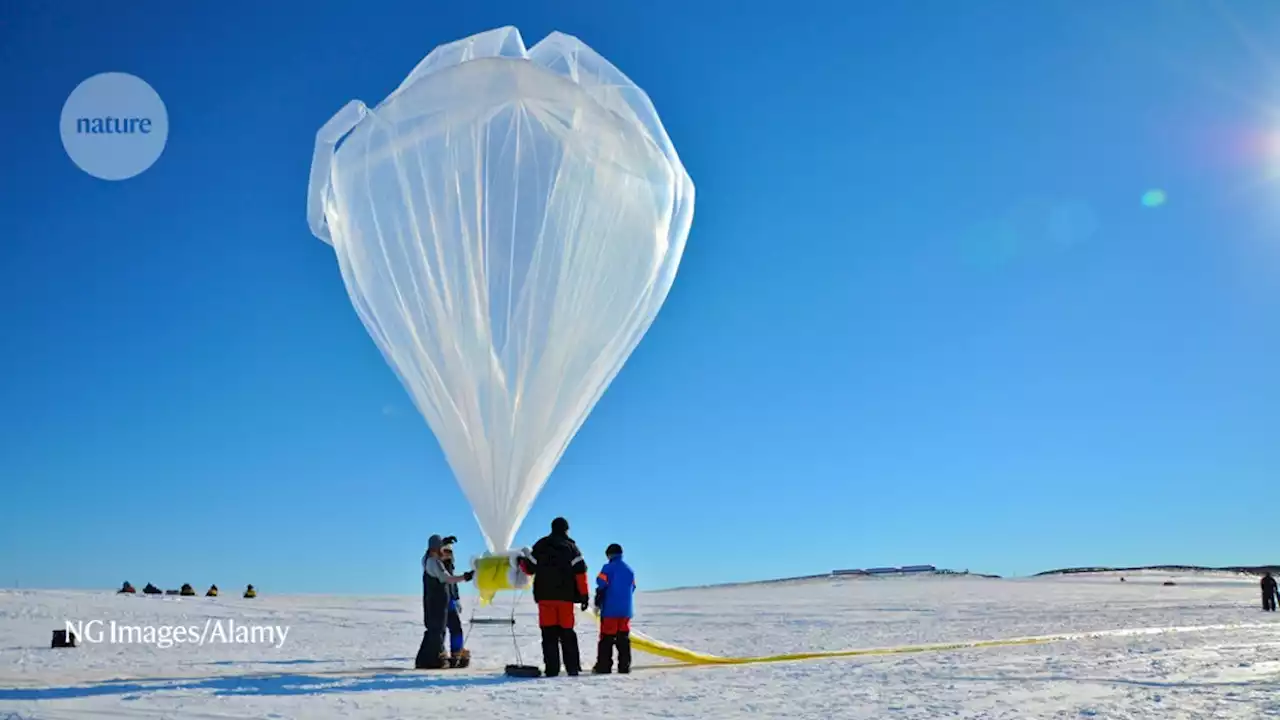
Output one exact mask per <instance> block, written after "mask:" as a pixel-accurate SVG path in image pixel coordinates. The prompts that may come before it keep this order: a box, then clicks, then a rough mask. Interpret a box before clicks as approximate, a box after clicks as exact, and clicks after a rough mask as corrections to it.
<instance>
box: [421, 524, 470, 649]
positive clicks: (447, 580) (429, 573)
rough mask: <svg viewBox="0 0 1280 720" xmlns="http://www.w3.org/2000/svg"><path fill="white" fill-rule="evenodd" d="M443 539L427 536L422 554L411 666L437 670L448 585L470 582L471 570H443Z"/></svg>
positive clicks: (445, 620) (445, 613) (444, 622)
mask: <svg viewBox="0 0 1280 720" xmlns="http://www.w3.org/2000/svg"><path fill="white" fill-rule="evenodd" d="M443 550H444V538H441V537H440V536H439V535H432V536H431V537H430V538H428V539H427V553H426V554H425V555H423V556H422V624H423V625H426V627H427V629H426V632H424V633H423V634H422V645H420V646H419V647H418V656H417V657H416V658H414V661H413V666H414V667H415V668H418V669H419V670H438V669H440V668H443V667H445V665H446V662H447V656H446V655H445V652H444V631H445V626H446V625H447V624H448V621H449V600H450V598H451V593H450V590H449V586H450V585H457V584H458V583H460V582H470V581H471V578H472V577H474V576H475V575H474V573H472V572H470V571H468V572H466V573H464V574H462V575H454V574H453V573H451V572H449V571H448V570H447V569H445V566H444V559H443V557H442V554H443Z"/></svg>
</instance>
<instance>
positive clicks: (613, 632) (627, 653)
mask: <svg viewBox="0 0 1280 720" xmlns="http://www.w3.org/2000/svg"><path fill="white" fill-rule="evenodd" d="M604 554H605V557H607V558H609V562H608V563H606V564H605V566H604V567H603V568H601V569H600V574H599V575H597V576H596V602H595V605H596V608H597V609H599V610H600V644H599V646H598V647H597V648H596V666H595V667H594V668H592V670H591V672H593V673H595V674H597V675H607V674H609V673H611V672H613V649H614V648H615V647H616V648H617V649H618V672H619V673H622V674H624V675H625V674H626V673H629V672H631V614H632V610H633V605H634V603H633V602H632V598H633V596H634V594H635V591H636V576H635V573H633V572H631V567H630V566H629V565H627V564H626V563H625V562H623V561H622V546H621V545H619V544H617V543H614V544H612V545H610V546H609V547H608V548H607V549H606V550H605V551H604Z"/></svg>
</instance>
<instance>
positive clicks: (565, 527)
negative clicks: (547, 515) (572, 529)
mask: <svg viewBox="0 0 1280 720" xmlns="http://www.w3.org/2000/svg"><path fill="white" fill-rule="evenodd" d="M551 532H553V533H567V532H569V521H568V520H565V519H564V518H562V517H558V518H556V519H555V520H552V521H551Z"/></svg>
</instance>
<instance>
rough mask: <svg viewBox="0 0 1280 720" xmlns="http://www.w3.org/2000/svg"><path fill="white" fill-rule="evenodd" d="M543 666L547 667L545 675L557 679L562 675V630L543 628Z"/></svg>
mask: <svg viewBox="0 0 1280 720" xmlns="http://www.w3.org/2000/svg"><path fill="white" fill-rule="evenodd" d="M542 664H543V665H545V666H546V669H545V670H544V671H543V674H544V675H546V676H547V677H555V676H557V675H559V674H560V628H558V627H545V628H542Z"/></svg>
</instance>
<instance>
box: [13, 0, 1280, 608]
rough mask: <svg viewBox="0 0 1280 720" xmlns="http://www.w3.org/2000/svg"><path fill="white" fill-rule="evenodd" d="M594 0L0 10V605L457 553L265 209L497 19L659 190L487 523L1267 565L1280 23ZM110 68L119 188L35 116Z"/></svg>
mask: <svg viewBox="0 0 1280 720" xmlns="http://www.w3.org/2000/svg"><path fill="white" fill-rule="evenodd" d="M536 5H542V7H535V6H536ZM613 5H618V7H612V6H610V7H608V8H606V7H605V6H602V5H601V4H599V3H587V2H561V3H517V2H488V3H443V2H441V3H421V2H418V3H410V2H405V3H372V4H369V3H366V4H359V3H345V4H338V3H332V4H328V5H323V4H322V5H319V6H317V5H315V4H310V5H305V6H304V5H298V6H296V7H295V6H284V5H281V6H277V7H273V8H269V9H264V8H263V6H262V4H260V3H237V2H232V3H216V4H208V5H206V6H203V7H193V6H190V5H184V4H174V3H157V2H150V3H137V4H120V3H115V4H109V5H102V4H98V5H93V4H89V3H63V4H57V3H53V4H51V3H34V2H24V3H10V4H6V5H4V7H3V8H2V9H0V13H3V16H2V17H0V66H2V67H3V69H4V72H3V73H0V97H5V98H7V99H8V101H9V103H8V105H7V109H6V110H5V112H4V123H3V124H4V126H5V127H6V133H5V136H6V137H7V138H8V142H9V144H8V146H6V149H5V152H4V155H3V160H0V162H2V163H3V164H4V172H3V173H0V217H2V218H3V220H4V222H3V228H4V230H3V237H4V239H5V247H4V249H3V252H2V253H0V277H2V278H4V282H3V283H0V305H3V307H4V308H5V312H6V318H5V321H4V329H3V337H4V342H3V352H2V353H0V430H2V432H0V482H2V483H3V485H2V492H3V495H2V496H0V497H2V498H3V499H2V500H0V547H4V548H5V551H4V552H3V553H0V586H11V585H13V584H15V583H19V584H21V585H22V586H23V587H32V586H43V587H98V586H103V587H105V586H113V585H117V584H118V583H119V582H120V581H122V580H124V579H126V578H127V579H129V580H131V581H133V582H135V583H138V584H141V583H145V582H148V581H150V582H155V583H157V584H161V585H165V586H169V587H175V586H177V585H178V584H180V583H182V582H191V583H193V584H196V585H206V584H208V583H210V582H217V583H219V584H220V585H222V586H224V587H233V586H237V585H243V584H244V583H249V582H252V583H255V584H256V585H258V586H259V587H261V588H263V590H264V592H293V591H297V592H379V593H382V592H388V593H398V592H405V593H412V592H416V591H417V587H418V584H419V579H418V571H417V570H416V565H417V560H418V557H419V554H420V552H421V550H422V547H423V545H424V543H425V540H426V537H427V535H429V534H430V533H431V532H433V531H442V532H450V533H456V534H458V535H459V536H460V537H461V538H462V542H463V547H462V552H463V553H467V552H470V551H475V550H479V549H480V546H481V540H480V536H479V533H478V530H477V528H476V525H475V522H474V519H473V518H472V517H471V514H470V511H469V509H468V507H467V505H466V503H465V501H464V499H463V497H462V494H461V492H460V491H459V490H458V488H457V486H456V484H455V483H454V480H453V478H452V476H451V475H450V472H449V470H448V468H447V466H446V465H445V463H444V461H443V457H442V455H441V453H440V451H439V449H438V447H437V446H436V444H435V441H434V438H433V436H432V435H431V434H430V431H429V430H428V429H427V427H426V425H425V423H424V422H423V421H422V420H421V419H420V418H419V416H418V415H417V413H416V411H415V410H414V408H413V406H412V404H411V402H410V401H409V399H408V396H407V394H406V393H405V392H404V391H403V389H402V388H401V387H400V385H399V383H398V381H397V380H396V378H395V376H394V374H393V373H392V371H391V370H390V369H389V368H388V366H387V365H386V363H385V362H384V361H383V359H382V357H381V355H380V354H379V353H378V351H377V349H376V347H375V346H374V344H373V342H372V341H371V340H370V339H369V337H368V335H367V334H366V332H365V330H364V328H363V327H362V326H361V324H360V322H359V320H358V318H357V317H356V315H355V312H354V311H353V310H352V308H351V306H350V302H349V300H348V298H347V295H346V292H345V290H344V288H343V286H342V281H341V277H340V275H339V272H338V268H337V264H336V262H335V260H334V257H333V254H332V251H331V250H330V249H329V248H328V247H327V246H325V245H324V244H322V243H321V242H319V241H318V240H316V239H315V238H314V237H312V236H311V235H310V233H309V231H308V228H307V225H306V216H305V200H306V189H307V176H308V170H309V166H310V161H311V154H312V143H313V139H314V134H315V132H316V130H317V129H318V128H319V127H320V125H321V124H323V123H324V122H325V121H326V120H328V119H329V117H330V116H331V115H332V114H333V113H334V112H335V111H336V110H337V109H338V108H340V107H341V106H342V105H343V104H344V103H346V102H347V101H348V100H351V99H354V98H359V99H363V100H365V101H366V102H368V103H370V104H373V103H376V102H377V101H378V100H380V99H381V98H382V97H384V96H385V95H386V94H387V93H388V92H389V91H391V90H392V89H393V88H394V87H395V86H396V85H397V84H399V82H400V81H401V80H402V79H403V77H404V76H405V75H406V74H407V73H408V72H409V70H411V69H412V68H413V66H414V65H415V64H416V63H417V62H418V60H420V59H421V58H422V57H423V56H424V55H425V54H426V53H427V52H428V51H430V49H431V48H432V47H434V46H435V45H437V44H440V43H442V42H447V41H450V40H454V39H458V38H461V37H465V36H467V35H470V34H472V33H475V32H479V31H482V30H486V29H489V28H492V27H497V26H502V25H515V26H517V27H519V28H520V30H521V31H522V33H523V34H524V36H525V38H526V41H528V42H530V43H532V42H535V41H536V40H537V39H539V38H541V37H542V36H543V35H545V34H546V33H547V32H549V31H551V30H556V29H559V30H562V31H564V32H568V33H571V34H575V35H577V36H579V37H581V38H582V39H583V40H584V41H585V42H587V43H588V44H589V45H591V46H592V47H594V48H595V49H596V50H598V51H599V52H600V53H601V54H603V55H604V56H605V57H607V58H609V59H610V60H611V61H613V62H614V63H615V64H616V65H617V66H618V67H619V68H621V69H622V70H623V72H625V73H627V74H628V75H630V76H631V77H632V78H633V79H634V80H635V81H636V82H637V83H638V84H640V86H641V87H643V88H645V89H646V90H647V91H648V92H649V94H650V95H651V97H652V98H653V100H654V102H655V104H656V105H657V107H658V109H659V112H660V114H661V115H662V117H663V120H664V122H665V123H666V125H667V129H668V131H669V133H670V135H671V137H672V139H673V141H674V143H675V144H676V147H677V149H678V151H679V152H680V154H681V157H682V159H683V160H684V162H685V164H686V166H687V167H688V169H689V172H690V174H691V175H692V177H693V179H694V182H695V184H696V185H697V189H698V196H697V207H696V212H695V216H694V222H693V230H692V233H691V235H690V238H689V244H688V249H687V252H686V254H685V258H684V262H683V265H682V267H681V270H680V273H679V276H678V277H677V280H676V284H675V287H674V288H673V290H672V292H671V295H670V297H669V299H668V302H667V304H666V306H665V307H664V309H663V310H662V312H661V313H660V314H659V316H658V319H657V322H656V323H655V324H654V326H653V328H652V329H651V331H650V332H649V334H648V335H647V336H646V338H645V340H644V341H643V342H642V343H641V345H640V346H639V348H638V349H637V351H636V353H635V354H634V355H633V356H632V358H631V360H630V362H629V363H628V364H627V365H626V367H625V368H624V369H623V371H622V373H621V374H620V375H619V376H618V378H617V379H616V380H615V382H614V383H613V385H612V386H611V388H610V389H609V391H608V392H607V393H606V394H605V396H604V398H603V399H602V401H601V402H600V404H599V405H598V406H597V407H596V409H595V411H594V412H593V414H592V415H591V417H590V418H589V419H588V420H587V422H586V424H585V425H584V427H583V429H582V430H581V432H580V433H579V434H578V436H577V437H576V439H575V440H574V441H573V443H572V444H571V446H570V448H569V450H568V452H567V453H566V455H565V457H564V459H563V461H562V462H561V464H560V466H559V467H558V468H557V470H556V471H555V472H554V474H553V475H552V477H551V480H550V482H549V483H548V484H547V486H546V488H545V490H544V491H543V493H542V495H541V496H540V497H539V499H538V501H537V503H536V504H535V506H534V508H533V510H532V512H531V513H530V515H529V517H528V519H527V520H526V522H525V525H524V527H523V529H522V531H521V533H520V536H519V538H518V541H519V542H521V543H524V544H528V543H531V542H532V541H533V540H535V539H536V538H537V537H538V536H539V535H541V534H542V533H543V531H544V530H545V529H546V527H547V524H548V523H549V521H550V519H551V518H552V517H554V516H555V515H558V514H563V515H565V516H567V517H568V518H569V519H570V521H571V523H572V525H573V534H574V535H575V536H576V537H577V538H578V540H579V542H580V543H581V544H582V545H583V547H584V549H586V550H587V551H588V554H589V555H590V556H591V558H592V559H593V561H596V562H600V561H603V557H602V555H603V548H604V547H605V545H606V544H607V543H609V542H615V541H616V542H620V543H622V544H623V545H624V546H626V548H627V549H628V554H629V557H630V560H631V562H632V564H633V565H634V566H635V568H636V571H637V573H638V575H639V578H640V582H641V584H642V585H644V586H647V587H656V586H671V585H682V584H688V583H699V582H718V581H726V580H741V579H753V578H764V577H777V576H782V575H788V574H798V573H810V572H822V571H826V570H830V569H832V568H836V567H857V566H868V565H893V564H908V563H933V564H937V565H940V566H947V567H954V568H961V569H963V568H971V569H973V570H981V571H986V572H996V573H1002V574H1023V573H1030V572H1035V571H1038V570H1042V569H1046V568H1050V567H1055V566H1062V565H1075V564H1130V563H1134V564H1146V563H1164V562H1187V563H1202V564H1219V563H1224V564H1225V563H1263V562H1278V561H1280V545H1278V544H1277V540H1276V528H1277V527H1278V525H1277V522H1280V517H1277V516H1273V515H1268V514H1267V510H1266V508H1268V507H1270V508H1275V507H1278V506H1280V482H1278V481H1280V442H1277V441H1276V437H1277V423H1278V421H1280V380H1277V374H1276V369H1277V359H1276V358H1277V355H1278V354H1280V212H1278V207H1280V206H1278V205H1277V200H1278V199H1280V182H1277V181H1275V180H1273V177H1274V172H1275V171H1276V170H1277V169H1280V143H1277V142H1275V141H1274V138H1277V137H1280V135H1278V133H1280V115H1278V113H1277V110H1280V51H1275V50H1268V49H1267V47H1268V46H1269V45H1270V44H1269V43H1265V44H1264V42H1263V41H1264V40H1266V39H1268V38H1271V37H1275V34H1276V32H1277V31H1280V6H1277V5H1276V4H1275V3H1274V2H1269V1H1268V0H1259V1H1258V2H1233V3H1210V2H1170V1H1167V0H1165V1H1161V0H1131V1H1130V2H1124V3H1079V2H1071V1H1070V0H1039V1H1038V2H1027V3H1008V2H1001V3H997V2H994V1H985V2H968V3H947V2H942V1H941V0H918V1H917V2H912V3H853V4H849V3H836V2H831V3H825V4H823V3H816V4H808V3H800V4H796V3H786V4H782V5H779V4H776V3H746V4H742V5H741V6H740V8H738V9H735V10H734V11H733V12H730V13H725V12H722V11H716V10H714V9H712V8H711V7H710V4H707V5H706V6H705V7H703V6H700V5H699V4H697V3H676V2H665V1H659V0H655V1H654V2H650V3H645V4H643V5H644V7H643V9H642V8H641V4H638V3H630V4H627V3H620V4H613ZM624 5H627V6H630V7H622V6H624ZM109 70H118V71H125V72H130V73H134V74H137V75H139V76H141V77H143V78H144V79H146V80H147V81H148V82H149V83H151V85H152V86H153V87H154V88H155V89H156V90H157V91H158V92H159V94H160V96H161V97H162V98H163V99H164V100H165V102H166V104H167V108H168V112H169V121H170V131H169V132H170V134H169V141H168V145H167V147H166V150H165V153H164V155H163V156H161V158H160V160H159V161H158V162H157V163H156V165H155V166H154V167H152V168H151V169H150V170H149V171H147V172H145V173H143V174H142V175H140V176H138V177H136V178H134V179H132V180H129V181H125V182H119V183H109V182H103V181H99V180H96V179H94V178H92V177H89V176H88V175H86V174H84V173H82V172H81V171H79V170H78V169H77V168H76V167H75V166H74V165H73V164H72V163H71V162H70V161H69V160H68V158H67V156H66V154H65V152H64V150H63V148H62V145H61V143H60V140H59V135H58V116H59V112H60V110H61V107H62V104H63V102H64V101H65V99H66V97H67V95H68V94H69V93H70V92H71V90H72V89H73V88H75V86H76V85H77V84H78V83H79V82H80V81H81V80H83V79H85V78H87V77H89V76H90V75H93V74H96V73H99V72H103V71H109ZM1152 189H1161V190H1163V191H1164V192H1165V193H1166V196H1167V202H1166V203H1165V204H1164V205H1162V206H1159V207H1154V208H1150V207H1144V205H1143V203H1142V196H1143V194H1144V193H1145V192H1148V191H1149V190H1152Z"/></svg>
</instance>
